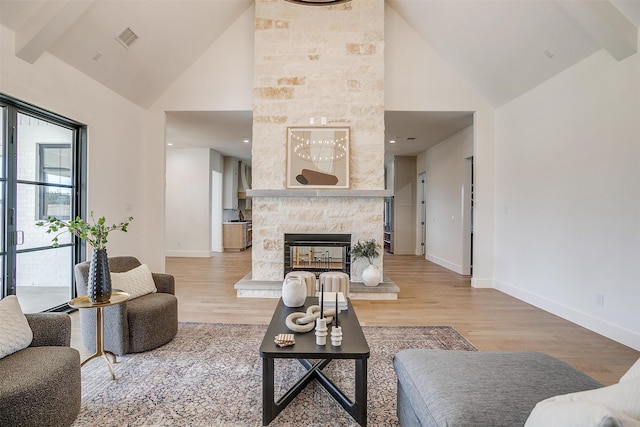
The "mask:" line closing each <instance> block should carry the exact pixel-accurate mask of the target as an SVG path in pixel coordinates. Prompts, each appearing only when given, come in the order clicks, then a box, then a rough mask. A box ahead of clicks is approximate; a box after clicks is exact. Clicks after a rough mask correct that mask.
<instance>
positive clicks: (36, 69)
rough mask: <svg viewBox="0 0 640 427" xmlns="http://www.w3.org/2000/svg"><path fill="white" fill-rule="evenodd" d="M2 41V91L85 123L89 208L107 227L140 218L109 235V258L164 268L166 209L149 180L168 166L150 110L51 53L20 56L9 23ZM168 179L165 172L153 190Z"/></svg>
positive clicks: (1, 31) (2, 32)
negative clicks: (151, 127) (157, 146)
mask: <svg viewBox="0 0 640 427" xmlns="http://www.w3.org/2000/svg"><path fill="white" fill-rule="evenodd" d="M0 43H1V47H0V55H1V56H0V91H2V92H3V93H5V94H7V95H10V96H13V97H15V98H17V99H20V100H22V101H25V102H29V103H31V104H34V105H37V106H38V107H41V108H44V109H47V110H50V111H53V112H55V113H57V114H60V115H62V116H65V117H68V118H71V119H74V120H77V121H79V122H82V123H84V124H86V125H87V128H88V183H87V195H88V204H87V210H88V211H92V210H93V211H95V214H96V216H105V217H106V218H107V221H109V222H111V221H113V222H119V221H121V220H122V219H124V218H125V217H127V216H129V215H131V216H133V217H134V218H135V219H134V221H133V222H132V224H131V226H130V227H129V232H128V233H126V234H124V233H112V234H111V235H110V236H109V245H108V251H109V255H110V256H115V255H133V256H136V257H138V258H139V259H140V260H142V261H143V262H145V263H147V264H148V265H149V266H150V267H151V268H152V269H153V270H154V271H163V270H164V260H163V258H162V252H161V250H160V248H161V245H158V244H157V241H158V238H159V239H160V242H161V241H162V234H163V233H162V231H161V230H163V229H164V225H163V224H164V208H163V209H160V210H157V209H150V207H151V206H153V205H152V204H150V203H148V200H147V193H148V192H149V191H150V188H149V185H150V184H151V183H150V182H149V181H148V179H147V176H146V175H145V173H146V172H147V170H149V169H158V164H162V163H157V162H155V160H156V158H157V157H156V155H157V152H155V153H154V150H153V148H152V145H151V144H149V139H148V137H147V134H146V132H145V123H146V121H147V114H146V112H145V111H144V110H143V109H141V108H140V107H138V106H136V105H135V104H133V103H131V102H129V101H127V100H125V99H124V98H122V97H120V96H119V95H117V94H115V93H114V92H112V91H110V90H108V89H106V88H105V87H104V86H102V85H101V84H99V83H97V82H96V81H94V80H92V79H90V78H88V77H87V76H85V75H84V74H82V73H80V72H79V71H77V70H76V69H75V68H72V67H70V66H69V65H67V64H65V63H64V62H62V61H60V60H58V59H57V58H56V57H54V56H51V55H49V54H47V53H44V54H43V55H42V57H40V58H39V59H38V60H37V61H36V62H35V63H34V64H29V63H27V62H25V61H23V60H21V59H19V58H17V57H16V56H15V55H14V33H13V31H11V30H9V29H7V28H6V27H4V26H0ZM163 182H164V180H163V176H162V171H161V172H160V179H159V180H156V182H154V183H153V185H154V186H160V187H163ZM158 236H159V237H158Z"/></svg>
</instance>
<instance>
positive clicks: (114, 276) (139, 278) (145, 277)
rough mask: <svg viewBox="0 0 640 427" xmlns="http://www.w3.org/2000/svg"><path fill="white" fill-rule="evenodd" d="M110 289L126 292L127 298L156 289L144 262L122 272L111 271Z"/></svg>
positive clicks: (152, 291)
mask: <svg viewBox="0 0 640 427" xmlns="http://www.w3.org/2000/svg"><path fill="white" fill-rule="evenodd" d="M111 289H113V290H119V291H122V292H126V293H128V294H129V299H134V298H138V297H141V296H142V295H147V294H152V293H155V292H157V291H158V290H157V289H156V284H155V282H154V281H153V276H152V275H151V270H149V267H147V265H146V264H142V265H140V266H138V267H136V268H134V269H132V270H129V271H125V272H124V273H111Z"/></svg>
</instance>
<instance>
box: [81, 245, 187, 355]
mask: <svg viewBox="0 0 640 427" xmlns="http://www.w3.org/2000/svg"><path fill="white" fill-rule="evenodd" d="M89 264H90V263H89V262H88V261H87V262H83V263H80V264H77V265H76V266H75V269H74V273H75V277H76V289H77V291H78V296H80V295H86V294H87V281H88V277H89ZM140 265H141V264H140V261H138V259H136V258H134V257H130V256H122V257H113V258H109V270H110V271H111V273H125V272H128V271H130V270H133V269H135V268H137V267H139V266H140ZM152 277H153V282H154V283H155V287H156V289H157V292H155V293H150V294H146V295H143V296H140V297H137V298H133V299H130V300H128V301H126V302H124V303H122V304H116V305H112V306H109V307H105V308H104V309H103V321H104V334H103V337H104V348H105V350H109V351H112V352H113V353H115V354H117V355H122V354H126V353H139V352H142V351H147V350H152V349H154V348H157V347H160V346H161V345H164V344H166V343H168V342H169V341H171V340H172V339H173V337H174V336H175V335H176V333H177V332H178V300H177V299H176V297H175V295H174V294H175V281H174V278H173V276H171V275H169V274H161V273H152ZM80 326H81V330H82V342H83V344H84V345H85V347H87V349H89V350H91V351H95V349H96V309H83V310H80Z"/></svg>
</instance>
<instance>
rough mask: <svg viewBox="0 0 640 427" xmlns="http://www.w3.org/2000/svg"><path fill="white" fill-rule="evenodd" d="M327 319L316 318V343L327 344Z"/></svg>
mask: <svg viewBox="0 0 640 427" xmlns="http://www.w3.org/2000/svg"><path fill="white" fill-rule="evenodd" d="M327 330H328V329H327V319H318V320H316V344H317V345H326V344H327Z"/></svg>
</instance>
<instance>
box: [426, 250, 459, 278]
mask: <svg viewBox="0 0 640 427" xmlns="http://www.w3.org/2000/svg"><path fill="white" fill-rule="evenodd" d="M425 258H426V259H427V260H428V261H431V262H433V263H435V264H438V265H439V266H441V267H444V268H448V269H449V270H451V271H455V272H456V273H458V274H464V273H463V271H462V266H461V265H458V264H454V263H452V262H449V261H447V260H446V259H442V258H438V257H437V256H434V255H430V254H427V255H426V256H425Z"/></svg>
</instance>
